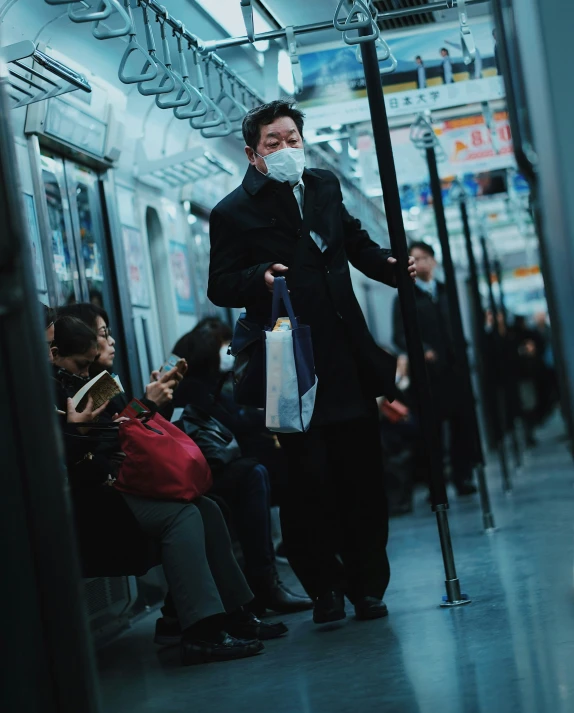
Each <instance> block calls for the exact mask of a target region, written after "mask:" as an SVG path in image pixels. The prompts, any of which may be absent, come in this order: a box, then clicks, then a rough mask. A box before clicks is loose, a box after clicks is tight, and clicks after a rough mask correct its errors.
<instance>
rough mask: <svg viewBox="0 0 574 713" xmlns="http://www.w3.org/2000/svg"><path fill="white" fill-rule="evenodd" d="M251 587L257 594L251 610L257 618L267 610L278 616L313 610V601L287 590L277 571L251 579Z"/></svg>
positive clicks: (250, 607) (250, 606)
mask: <svg viewBox="0 0 574 713" xmlns="http://www.w3.org/2000/svg"><path fill="white" fill-rule="evenodd" d="M249 585H250V586H251V589H252V590H253V594H255V599H254V600H253V602H252V603H251V604H250V605H249V609H250V610H251V611H252V612H253V613H254V614H256V615H257V616H263V615H264V614H265V612H266V611H267V609H270V610H271V611H274V612H277V613H278V614H294V613H295V612H299V611H307V610H309V609H312V608H313V602H312V600H311V599H309V597H307V596H305V595H303V594H295V593H294V592H292V591H291V590H289V589H287V587H286V586H285V585H284V584H283V582H282V581H281V580H280V579H279V575H278V574H277V572H276V571H275V570H273V571H272V572H270V573H269V574H268V575H266V576H265V577H261V578H258V579H256V580H255V579H253V578H250V579H249Z"/></svg>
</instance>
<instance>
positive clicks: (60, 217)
mask: <svg viewBox="0 0 574 713" xmlns="http://www.w3.org/2000/svg"><path fill="white" fill-rule="evenodd" d="M42 179H43V181H44V190H45V193H46V203H47V206H48V218H49V221H50V231H51V235H52V258H53V265H54V275H55V278H56V279H55V283H56V291H57V295H56V298H57V301H58V304H69V303H71V302H74V301H76V300H77V299H78V298H79V296H80V289H79V282H78V281H79V274H78V267H77V262H76V259H75V251H74V248H73V243H72V228H71V224H70V216H69V204H68V200H67V198H66V190H65V183H64V173H63V163H62V161H60V160H57V159H53V158H51V157H48V156H42Z"/></svg>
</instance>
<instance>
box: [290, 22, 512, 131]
mask: <svg viewBox="0 0 574 713" xmlns="http://www.w3.org/2000/svg"><path fill="white" fill-rule="evenodd" d="M472 33H473V36H474V40H475V43H476V48H477V52H476V58H475V60H474V62H473V63H472V64H470V65H465V64H464V62H463V58H462V49H461V45H460V29H459V27H458V25H453V24H447V25H441V26H440V27H438V29H433V30H430V31H429V30H428V28H426V29H425V30H424V31H421V30H418V31H414V32H409V33H403V34H397V35H395V36H394V37H393V36H390V37H387V36H385V40H386V42H387V43H388V45H389V47H390V49H391V51H392V53H393V55H394V57H395V58H396V60H397V68H396V70H395V71H394V72H393V73H392V74H385V75H381V83H382V85H383V87H384V93H385V104H386V107H387V113H388V115H389V116H391V117H393V116H401V115H405V114H414V113H417V112H420V111H424V110H425V109H430V110H433V109H445V108H448V107H454V106H461V105H465V104H474V103H480V102H484V101H492V100H495V99H500V98H502V97H504V84H503V81H502V77H501V76H500V72H499V68H498V53H497V50H496V42H495V39H494V35H493V28H492V25H491V23H490V22H488V21H481V22H477V23H473V25H472ZM300 61H301V69H302V72H303V90H302V92H301V93H300V94H299V96H298V103H299V106H300V108H301V109H303V111H304V112H305V114H306V117H307V119H306V123H307V125H308V126H309V127H310V128H321V127H325V126H332V125H333V124H353V123H360V122H362V121H368V120H369V117H370V115H369V106H368V101H367V92H366V88H365V76H364V73H363V65H362V64H361V63H360V62H359V61H358V59H357V48H356V47H349V46H347V45H341V44H340V43H338V44H337V45H335V46H321V47H320V48H315V49H310V50H309V51H308V52H305V53H304V54H301V56H300ZM388 64H389V61H386V62H381V70H383V69H384V68H385V67H386V66H388Z"/></svg>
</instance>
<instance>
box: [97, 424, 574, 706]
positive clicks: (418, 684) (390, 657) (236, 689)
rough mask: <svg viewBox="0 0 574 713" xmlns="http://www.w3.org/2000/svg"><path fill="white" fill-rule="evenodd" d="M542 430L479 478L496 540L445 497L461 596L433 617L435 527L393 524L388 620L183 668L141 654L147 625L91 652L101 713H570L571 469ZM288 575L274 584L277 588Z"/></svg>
mask: <svg viewBox="0 0 574 713" xmlns="http://www.w3.org/2000/svg"><path fill="white" fill-rule="evenodd" d="M556 433H557V431H556V429H554V428H552V429H550V433H547V434H546V437H545V439H544V441H543V442H542V443H541V445H539V446H538V447H537V448H536V449H535V450H534V451H531V452H530V453H529V454H528V455H527V457H526V459H525V465H524V468H523V469H522V471H521V472H518V473H517V472H514V473H513V481H514V491H513V493H512V494H511V495H509V496H506V495H503V493H502V488H501V480H500V477H499V474H498V470H497V467H496V463H495V462H493V463H492V465H491V466H490V467H489V469H488V471H489V472H488V477H489V484H490V492H491V497H492V501H493V510H494V516H495V520H496V526H497V530H496V532H494V533H492V534H490V535H485V534H484V533H483V531H482V520H481V515H480V509H479V502H478V498H477V497H476V496H473V497H471V498H470V499H465V500H460V499H454V498H453V501H452V503H451V510H450V515H449V518H450V525H451V531H452V537H453V542H454V548H455V556H456V563H457V568H458V574H459V578H460V580H461V584H462V590H463V592H466V593H467V594H468V595H469V596H470V597H471V598H472V604H470V605H468V606H465V607H462V608H458V609H451V610H445V609H441V608H439V606H438V605H439V603H440V600H441V597H442V595H443V593H444V583H443V579H444V575H443V569H442V561H441V555H440V548H439V544H438V538H437V535H436V524H435V519H434V515H432V513H431V512H430V508H429V506H428V505H426V504H425V502H424V493H421V496H420V497H421V499H420V501H419V502H418V503H417V509H416V514H415V515H413V516H410V517H406V518H403V519H400V520H392V521H391V540H390V549H389V552H390V557H391V564H392V567H393V577H392V581H391V586H390V588H389V590H388V593H387V596H386V597H385V601H386V602H387V604H388V607H389V610H390V616H389V618H388V619H387V620H379V621H376V622H357V621H354V620H353V619H352V618H351V617H350V614H351V607H350V606H348V614H349V618H348V619H347V620H346V622H344V623H343V624H342V625H341V626H338V627H337V628H334V629H332V630H329V631H322V630H320V629H318V628H317V627H315V626H314V625H313V624H312V623H311V621H310V615H309V614H307V613H306V614H301V615H295V616H291V617H287V618H286V619H285V620H286V621H287V622H288V623H289V625H290V628H291V631H290V633H289V635H288V636H287V637H286V638H284V639H281V640H277V641H272V642H270V643H268V644H267V646H266V652H265V653H264V654H263V655H261V656H259V657H257V658H254V659H248V660H244V661H237V662H228V663H222V664H211V665H208V666H197V667H192V668H181V667H180V666H179V660H178V652H177V649H166V650H163V651H162V650H158V649H157V648H155V647H154V646H153V644H152V636H153V628H154V620H155V615H151V616H149V617H147V618H146V619H145V620H144V621H141V622H139V623H138V624H137V625H136V626H135V627H134V628H133V629H131V630H130V631H128V632H127V633H126V634H124V635H123V636H122V637H121V638H120V639H118V640H117V641H115V642H114V643H112V644H111V645H109V646H108V647H106V648H105V649H103V650H102V651H100V652H99V654H98V660H99V666H100V676H101V686H102V695H103V710H104V711H105V713H136V712H137V713H178V712H179V711H190V712H191V711H194V712H196V711H197V712H199V713H243V712H248V711H249V713H355V712H357V713H383V712H384V713H515V712H516V713H518V712H520V713H572V711H574V674H573V670H574V669H573V663H572V662H573V661H574V581H573V568H574V538H573V529H574V527H573V523H574V478H573V474H574V469H573V464H572V460H571V458H570V456H569V455H568V453H567V451H566V447H565V445H564V442H563V441H560V440H559V439H558V438H557V437H556ZM288 578H289V575H288V574H286V576H285V579H288Z"/></svg>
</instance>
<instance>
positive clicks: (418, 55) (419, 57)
mask: <svg viewBox="0 0 574 713" xmlns="http://www.w3.org/2000/svg"><path fill="white" fill-rule="evenodd" d="M415 59H420V61H421V62H422V61H423V58H422V57H421V56H420V54H417V56H416V57H415Z"/></svg>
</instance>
